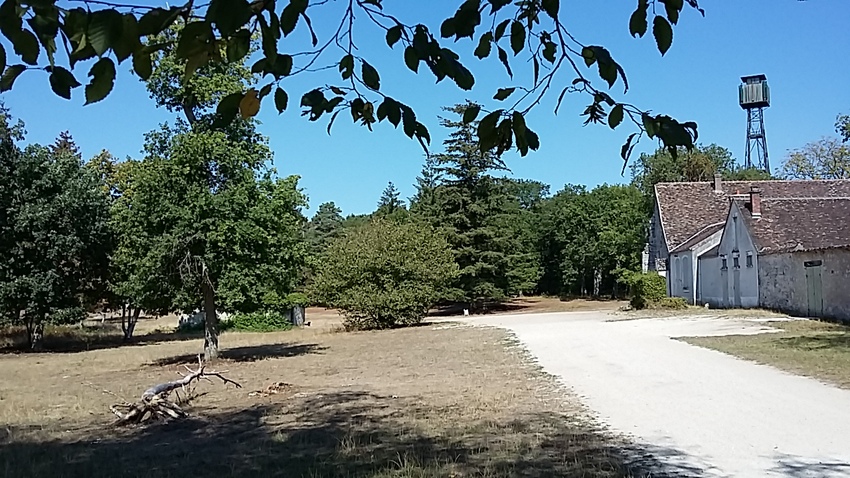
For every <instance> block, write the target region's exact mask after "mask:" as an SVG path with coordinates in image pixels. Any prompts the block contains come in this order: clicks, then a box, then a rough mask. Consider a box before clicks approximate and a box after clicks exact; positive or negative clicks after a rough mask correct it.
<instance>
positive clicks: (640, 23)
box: [629, 0, 648, 37]
mask: <svg viewBox="0 0 850 478" xmlns="http://www.w3.org/2000/svg"><path fill="white" fill-rule="evenodd" d="M647 9H648V6H647V3H646V0H641V1H640V2H638V7H637V9H636V10H635V11H634V12H633V13H632V16H631V17H630V18H629V33H631V34H632V36H633V37H634V36H639V37H643V36H644V35H645V34H646V28H647V22H646V15H647Z"/></svg>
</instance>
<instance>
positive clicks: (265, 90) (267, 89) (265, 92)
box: [259, 83, 272, 99]
mask: <svg viewBox="0 0 850 478" xmlns="http://www.w3.org/2000/svg"><path fill="white" fill-rule="evenodd" d="M271 92H272V84H271V83H268V84H266V85H263V87H262V88H260V95H259V96H260V99H263V98H265V97H266V96H268V95H269V93H271Z"/></svg>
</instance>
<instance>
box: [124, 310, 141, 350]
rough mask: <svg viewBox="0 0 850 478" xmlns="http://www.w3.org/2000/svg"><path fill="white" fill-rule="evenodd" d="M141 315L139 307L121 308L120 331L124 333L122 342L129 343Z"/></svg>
mask: <svg viewBox="0 0 850 478" xmlns="http://www.w3.org/2000/svg"><path fill="white" fill-rule="evenodd" d="M141 313H142V308H141V307H130V310H127V307H126V306H124V307H122V311H121V331H122V332H124V342H129V341H130V340H131V339H132V338H133V332H134V331H135V330H136V323H137V322H138V321H139V315H141Z"/></svg>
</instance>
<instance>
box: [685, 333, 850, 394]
mask: <svg viewBox="0 0 850 478" xmlns="http://www.w3.org/2000/svg"><path fill="white" fill-rule="evenodd" d="M768 325H771V326H773V327H776V328H777V329H780V330H781V332H778V333H772V334H762V335H729V336H725V337H694V338H686V339H683V340H685V341H687V342H688V343H691V344H694V345H699V346H701V347H707V348H711V349H715V350H719V351H721V352H725V353H728V354H731V355H735V356H737V357H741V358H743V359H747V360H752V361H755V362H759V363H763V364H766V365H772V366H774V367H776V368H779V369H782V370H785V371H787V372H791V373H796V374H800V375H806V376H809V377H814V378H817V379H820V380H823V381H825V382H829V383H832V384H834V385H837V386H839V387H842V388H848V389H850V327H847V326H845V325H839V324H834V323H829V322H820V321H817V320H792V321H782V322H769V323H768Z"/></svg>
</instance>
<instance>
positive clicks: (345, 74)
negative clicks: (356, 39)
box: [339, 55, 354, 80]
mask: <svg viewBox="0 0 850 478" xmlns="http://www.w3.org/2000/svg"><path fill="white" fill-rule="evenodd" d="M339 72H340V73H342V79H343V80H347V79H349V78H351V75H353V74H354V57H353V56H351V55H345V56H344V57H342V60H339Z"/></svg>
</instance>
